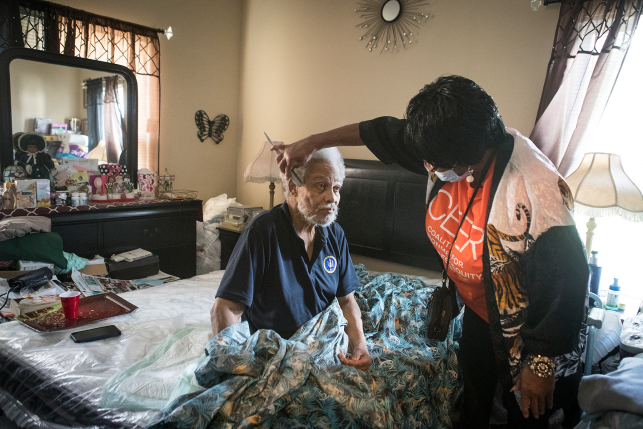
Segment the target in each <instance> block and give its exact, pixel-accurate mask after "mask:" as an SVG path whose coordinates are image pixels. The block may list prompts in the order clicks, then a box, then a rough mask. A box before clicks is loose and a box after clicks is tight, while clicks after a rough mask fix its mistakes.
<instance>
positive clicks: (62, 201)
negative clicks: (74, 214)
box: [56, 192, 67, 206]
mask: <svg viewBox="0 0 643 429" xmlns="http://www.w3.org/2000/svg"><path fill="white" fill-rule="evenodd" d="M56 205H57V206H66V205H67V192H59V193H58V197H57V198H56Z"/></svg>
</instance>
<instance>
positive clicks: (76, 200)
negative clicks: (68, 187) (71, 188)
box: [71, 192, 80, 207]
mask: <svg viewBox="0 0 643 429" xmlns="http://www.w3.org/2000/svg"><path fill="white" fill-rule="evenodd" d="M71 205H72V206H74V207H76V206H79V205H80V194H79V193H78V192H72V193H71Z"/></svg>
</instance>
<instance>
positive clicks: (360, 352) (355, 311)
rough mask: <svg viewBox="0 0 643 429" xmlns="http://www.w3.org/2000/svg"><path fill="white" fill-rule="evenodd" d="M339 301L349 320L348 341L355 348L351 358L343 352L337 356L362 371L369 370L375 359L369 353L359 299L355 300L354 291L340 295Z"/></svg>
mask: <svg viewBox="0 0 643 429" xmlns="http://www.w3.org/2000/svg"><path fill="white" fill-rule="evenodd" d="M337 302H338V303H339V306H340V307H341V309H342V313H343V314H344V317H345V318H346V321H347V322H348V325H346V335H348V341H349V343H350V345H351V347H352V348H353V355H352V356H351V358H350V359H346V356H344V354H343V353H340V354H338V355H337V357H338V358H339V360H340V362H341V363H343V364H344V365H348V366H353V367H355V368H357V369H361V370H362V371H368V368H369V367H370V366H371V364H372V363H373V360H372V359H371V357H370V356H369V354H368V347H366V338H364V327H363V326H362V313H361V312H360V311H359V305H357V301H355V297H354V296H353V292H351V293H349V294H348V295H346V296H342V297H338V298H337Z"/></svg>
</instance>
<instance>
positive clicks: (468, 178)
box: [467, 168, 475, 183]
mask: <svg viewBox="0 0 643 429" xmlns="http://www.w3.org/2000/svg"><path fill="white" fill-rule="evenodd" d="M474 180H475V179H474V178H473V170H472V169H471V168H469V175H468V176H467V182H469V183H473V181H474Z"/></svg>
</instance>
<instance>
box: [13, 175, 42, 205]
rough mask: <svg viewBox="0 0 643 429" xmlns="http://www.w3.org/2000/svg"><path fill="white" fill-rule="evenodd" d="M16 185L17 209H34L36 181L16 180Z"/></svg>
mask: <svg viewBox="0 0 643 429" xmlns="http://www.w3.org/2000/svg"><path fill="white" fill-rule="evenodd" d="M15 183H16V200H17V201H18V208H19V209H31V208H36V202H37V196H38V195H37V191H36V189H37V187H38V181H37V180H36V179H18V180H16V181H15Z"/></svg>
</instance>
